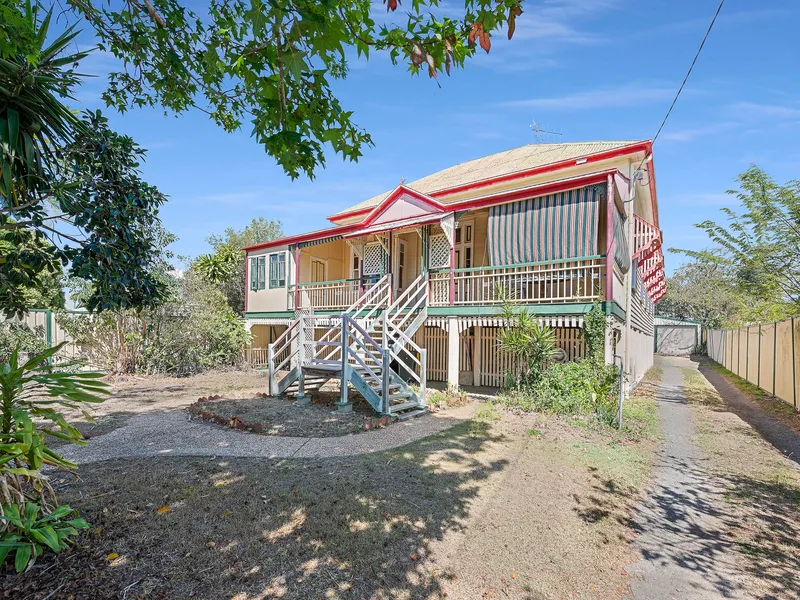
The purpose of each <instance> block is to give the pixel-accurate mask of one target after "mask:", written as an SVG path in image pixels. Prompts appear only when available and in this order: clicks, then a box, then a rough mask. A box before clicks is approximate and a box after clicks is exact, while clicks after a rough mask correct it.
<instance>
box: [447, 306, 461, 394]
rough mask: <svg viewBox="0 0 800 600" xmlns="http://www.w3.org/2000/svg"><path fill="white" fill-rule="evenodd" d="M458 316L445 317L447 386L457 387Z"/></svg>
mask: <svg viewBox="0 0 800 600" xmlns="http://www.w3.org/2000/svg"><path fill="white" fill-rule="evenodd" d="M458 340H459V335H458V318H457V317H447V387H448V388H453V389H457V388H458V373H459V364H458V359H459V354H460V352H459V351H458V350H459V348H458Z"/></svg>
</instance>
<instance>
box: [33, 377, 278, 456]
mask: <svg viewBox="0 0 800 600" xmlns="http://www.w3.org/2000/svg"><path fill="white" fill-rule="evenodd" d="M108 383H109V385H110V386H111V392H112V393H111V395H109V396H108V398H107V399H106V400H105V402H103V403H102V404H96V405H92V406H91V408H90V409H89V413H90V414H91V415H92V418H93V419H94V420H95V423H88V422H87V421H86V420H85V419H84V418H83V417H82V416H81V414H80V413H79V412H77V411H75V412H70V411H68V410H66V411H64V413H65V414H66V415H67V417H68V419H69V420H70V421H71V422H72V423H73V424H74V425H75V426H76V427H77V428H78V429H79V430H80V431H81V433H83V435H84V436H85V437H86V438H87V439H91V438H92V437H95V436H99V435H103V434H105V433H108V432H109V431H113V430H114V429H117V428H119V427H121V426H122V425H123V424H124V423H125V421H127V420H128V418H130V417H132V416H133V415H136V414H139V413H143V412H159V411H167V410H174V409H179V408H185V407H187V406H189V405H190V404H192V403H193V402H195V401H196V400H197V399H198V398H199V397H201V396H209V395H213V394H230V393H234V392H240V393H247V392H250V393H252V394H255V393H256V392H265V391H266V390H267V378H266V377H265V376H264V374H263V373H262V372H260V371H255V370H249V371H223V372H215V373H204V374H202V375H195V376H193V377H139V376H120V377H112V378H108ZM48 444H50V445H51V446H53V447H57V446H59V445H62V441H61V440H59V439H57V438H50V439H49V440H48Z"/></svg>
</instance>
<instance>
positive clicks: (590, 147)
mask: <svg viewBox="0 0 800 600" xmlns="http://www.w3.org/2000/svg"><path fill="white" fill-rule="evenodd" d="M642 143H643V142H641V141H637V140H620V141H598V142H567V143H561V144H528V145H527V146H520V147H518V148H512V149H511V150H505V151H503V152H497V153H496V154H490V155H489V156H484V157H482V158H476V159H474V160H470V161H467V162H464V163H460V164H458V165H455V166H453V167H449V168H447V169H444V170H442V171H439V172H437V173H433V174H431V175H427V176H426V177H422V178H421V179H417V180H416V181H412V182H410V183H407V184H405V185H406V186H408V187H409V188H413V189H414V190H416V191H417V192H420V193H422V194H433V193H434V192H439V193H441V192H444V191H445V190H449V189H451V188H456V187H458V188H460V187H463V186H468V185H470V184H476V183H478V182H481V181H486V180H491V179H494V178H497V177H503V176H508V175H512V174H515V173H521V172H524V171H527V170H530V169H535V168H538V167H545V166H546V165H555V164H558V163H560V162H563V161H567V160H574V159H578V158H582V157H584V156H590V155H593V154H598V153H605V152H609V151H614V150H618V149H622V148H627V147H629V146H639V145H641V144H642ZM633 151H636V148H631V152H633ZM391 193H392V192H384V193H383V194H379V195H377V196H374V197H372V198H370V199H369V200H365V201H363V202H360V203H359V204H356V205H354V206H351V207H349V208H346V209H344V210H342V211H339V212H337V213H336V214H334V215H332V216H331V217H328V218H329V219H331V220H337V219H339V218H344V217H345V216H349V214H350V213H354V212H363V211H366V210H368V209H371V208H373V207H375V206H377V205H379V204H381V203H382V202H383V201H384V200H386V198H387V197H388V196H389V195H390V194H391ZM437 195H439V194H437Z"/></svg>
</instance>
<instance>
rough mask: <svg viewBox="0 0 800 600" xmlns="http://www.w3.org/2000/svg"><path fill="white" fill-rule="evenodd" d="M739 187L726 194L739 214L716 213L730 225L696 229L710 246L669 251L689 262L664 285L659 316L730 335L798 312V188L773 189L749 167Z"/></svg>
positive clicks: (766, 177) (733, 211) (709, 224)
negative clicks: (689, 320)
mask: <svg viewBox="0 0 800 600" xmlns="http://www.w3.org/2000/svg"><path fill="white" fill-rule="evenodd" d="M737 181H738V182H739V189H737V190H729V191H728V193H729V194H731V195H732V196H733V197H735V198H736V199H737V200H738V202H739V209H738V210H736V209H731V208H723V209H722V211H723V213H724V214H725V215H726V217H727V219H728V222H727V223H717V222H715V221H711V220H707V221H704V222H703V223H700V224H698V225H697V227H698V228H700V229H702V230H703V231H705V232H706V234H707V235H708V237H709V239H710V240H711V242H713V243H714V246H713V247H712V248H710V249H708V250H704V251H700V252H695V251H689V250H677V249H674V248H673V249H671V250H672V251H674V252H680V253H683V254H685V255H687V256H689V257H690V258H691V259H693V260H692V262H689V263H687V264H685V265H683V266H681V267H680V268H678V269H677V270H676V272H675V273H674V275H673V276H672V277H671V278H670V279H669V281H668V285H667V295H666V296H665V298H664V300H663V301H662V302H661V303H659V312H661V313H662V314H667V315H671V316H677V317H690V318H693V319H696V320H699V321H700V322H702V323H704V324H705V325H707V326H709V327H736V326H740V325H743V324H749V323H759V322H767V321H775V320H779V319H782V318H786V317H789V316H792V315H796V314H797V313H798V312H800V261H798V259H797V257H798V256H800V182H798V181H789V182H788V183H786V184H782V185H781V184H778V183H776V182H775V181H774V180H773V179H772V178H771V177H770V176H769V175H768V174H767V173H766V172H765V171H763V170H762V169H760V168H759V167H757V166H755V165H753V166H751V167H750V168H749V169H747V171H745V172H744V173H742V174H741V175H739V177H738V178H737Z"/></svg>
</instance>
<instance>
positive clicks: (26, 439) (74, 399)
mask: <svg viewBox="0 0 800 600" xmlns="http://www.w3.org/2000/svg"><path fill="white" fill-rule="evenodd" d="M61 346H63V344H60V345H58V346H54V347H53V348H49V349H47V350H45V351H44V352H41V353H39V354H35V355H33V356H31V357H30V358H29V359H28V360H27V361H26V362H24V363H22V364H20V362H19V350H17V349H14V350H13V351H12V352H11V355H10V356H9V359H8V362H5V363H3V364H0V396H1V397H2V405H0V416H1V417H2V423H0V509H1V512H0V562H2V561H4V560H5V559H6V558H7V557H8V556H9V555H10V553H11V552H12V551H14V564H15V566H16V569H17V571H22V570H24V569H25V568H26V567H27V566H28V565H29V564H31V563H32V562H33V561H35V560H36V557H37V556H39V555H40V554H41V553H42V551H43V549H44V547H47V548H50V549H51V550H53V551H54V552H58V551H60V550H62V549H64V548H65V547H66V546H67V545H68V544H69V542H70V540H71V538H73V537H74V536H75V535H76V534H77V533H78V531H77V530H78V529H82V528H85V527H87V526H88V525H87V524H86V523H85V522H84V521H83V520H82V519H79V518H77V517H76V516H75V511H74V510H72V509H71V508H70V507H69V506H60V507H59V506H58V502H57V501H56V497H55V492H54V491H53V488H52V487H51V486H50V484H49V483H48V480H47V477H46V476H45V475H43V474H42V472H41V469H42V468H43V467H44V466H45V465H48V466H51V467H56V468H60V469H66V470H72V469H74V468H75V467H76V466H77V465H75V464H74V463H72V462H70V461H68V460H66V459H65V458H63V457H62V456H60V455H59V454H57V453H56V452H55V451H53V450H52V449H51V448H48V447H47V444H46V442H47V438H46V436H45V434H48V435H50V436H53V437H57V438H61V439H63V440H66V441H68V442H72V443H76V444H85V443H86V442H84V441H83V436H82V435H81V433H80V432H79V431H78V430H77V429H76V428H75V427H73V426H72V425H70V424H69V423H67V421H66V419H65V418H64V415H62V414H61V413H60V412H58V410H57V407H59V406H61V407H64V408H71V409H76V410H80V411H81V412H83V414H84V415H86V416H87V417H88V413H87V412H86V410H85V406H86V404H87V403H97V402H102V401H103V398H102V396H101V394H104V393H108V390H107V389H106V384H105V383H103V382H101V381H99V380H98V378H99V377H101V376H102V374H100V373H89V372H79V373H70V372H66V371H60V370H56V368H55V367H53V366H51V365H50V364H49V363H48V360H49V359H50V358H52V356H53V355H54V354H55V353H56V352H58V350H60V349H61ZM62 368H64V365H62Z"/></svg>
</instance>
